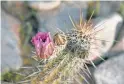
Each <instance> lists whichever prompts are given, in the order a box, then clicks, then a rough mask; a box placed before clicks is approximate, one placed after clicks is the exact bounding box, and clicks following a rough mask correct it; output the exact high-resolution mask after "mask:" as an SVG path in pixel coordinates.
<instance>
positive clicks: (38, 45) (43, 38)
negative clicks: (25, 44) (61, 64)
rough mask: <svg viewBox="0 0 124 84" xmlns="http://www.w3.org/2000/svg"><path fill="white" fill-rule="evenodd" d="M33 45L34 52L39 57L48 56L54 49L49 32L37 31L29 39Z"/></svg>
mask: <svg viewBox="0 0 124 84" xmlns="http://www.w3.org/2000/svg"><path fill="white" fill-rule="evenodd" d="M31 42H32V44H33V45H34V46H35V49H36V54H37V55H38V56H39V57H40V58H43V59H45V58H48V57H50V56H51V55H52V53H53V51H54V44H53V41H52V39H51V36H50V32H38V33H37V34H36V35H35V36H34V37H33V38H32V40H31Z"/></svg>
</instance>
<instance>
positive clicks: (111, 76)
mask: <svg viewBox="0 0 124 84" xmlns="http://www.w3.org/2000/svg"><path fill="white" fill-rule="evenodd" d="M86 3H87V2H73V1H71V2H60V5H58V6H57V7H56V8H55V9H53V8H51V9H49V10H47V11H45V10H42V9H41V10H38V12H37V14H36V17H37V20H38V22H39V27H38V30H39V31H49V32H51V34H52V35H53V34H54V33H55V32H56V31H57V29H56V28H60V29H61V30H63V31H66V30H69V29H70V28H72V24H71V22H70V20H69V17H68V13H69V14H70V15H71V16H72V17H73V19H74V20H75V22H76V21H78V20H79V14H80V12H79V8H82V12H83V17H84V19H86V15H87V9H88V6H87V5H86ZM120 3H121V2H107V1H106V2H100V9H99V13H98V17H96V18H94V20H93V21H94V24H98V23H99V22H101V21H104V19H109V17H111V16H112V15H114V14H115V13H117V12H118V10H119V7H120ZM29 4H32V3H31V2H30V3H29ZM37 4H38V3H37ZM16 11H19V10H16ZM119 16H120V18H119V17H118V18H116V20H117V22H115V23H114V22H113V21H110V23H109V24H106V25H107V26H105V24H103V25H104V26H105V27H107V28H106V31H108V32H101V33H100V34H101V35H102V36H103V37H106V38H105V40H109V41H111V42H108V43H106V44H107V47H105V46H103V47H104V51H105V53H104V54H103V56H104V58H105V59H107V60H106V61H101V60H98V61H95V63H96V65H97V69H94V68H93V67H91V72H92V77H93V79H94V80H89V82H91V83H90V84H124V80H123V78H124V72H123V71H124V65H123V64H124V61H123V60H124V53H123V52H124V22H123V18H124V17H122V16H121V15H119ZM121 19H122V20H121ZM116 23H117V24H116ZM20 24H21V21H19V20H18V19H17V18H15V17H14V16H13V15H11V13H7V12H5V11H4V10H2V11H1V28H2V29H1V31H2V32H1V52H2V54H1V63H2V64H1V65H2V66H1V70H2V73H4V72H6V71H9V70H12V69H18V68H19V67H20V66H21V65H22V59H21V55H20V50H19V46H18V39H19V38H18V37H19V36H18V29H16V28H17V27H20ZM114 25H115V26H114ZM112 28H113V29H112ZM112 38H113V39H112ZM110 39H111V40H110ZM115 40H116V41H115ZM108 46H109V47H108ZM2 84H8V83H4V82H2ZM84 84H85V83H84Z"/></svg>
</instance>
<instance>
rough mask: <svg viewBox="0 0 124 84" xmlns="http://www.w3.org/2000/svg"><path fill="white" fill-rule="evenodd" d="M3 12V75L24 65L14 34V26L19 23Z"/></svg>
mask: <svg viewBox="0 0 124 84" xmlns="http://www.w3.org/2000/svg"><path fill="white" fill-rule="evenodd" d="M1 12H2V14H1V16H2V17H1V30H2V32H1V63H2V64H1V68H2V69H1V71H2V74H3V73H4V72H7V71H9V70H13V69H14V70H15V69H18V68H19V67H20V66H21V65H22V60H21V57H20V50H19V47H18V44H17V39H16V36H15V34H14V33H13V32H12V28H13V25H17V24H18V25H19V21H18V20H16V19H13V18H12V16H10V15H8V14H6V13H5V12H4V11H1Z"/></svg>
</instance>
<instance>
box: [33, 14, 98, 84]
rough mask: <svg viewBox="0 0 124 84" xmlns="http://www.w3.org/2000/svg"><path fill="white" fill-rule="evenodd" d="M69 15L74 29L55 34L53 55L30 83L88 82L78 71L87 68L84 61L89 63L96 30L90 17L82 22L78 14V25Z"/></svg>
mask: <svg viewBox="0 0 124 84" xmlns="http://www.w3.org/2000/svg"><path fill="white" fill-rule="evenodd" d="M92 15H93V14H92ZM92 15H91V17H92ZM69 17H70V20H71V22H72V24H73V26H74V29H72V30H71V31H70V32H66V33H64V32H62V31H60V32H58V33H57V34H56V35H59V36H56V35H55V38H54V42H55V43H56V44H57V42H59V43H58V45H57V46H56V48H55V50H54V53H53V56H51V57H52V58H51V57H50V58H49V59H48V61H47V63H45V64H44V67H43V68H42V71H41V72H40V73H39V74H37V75H36V76H35V79H33V80H32V84H37V83H38V84H68V83H69V84H70V83H72V81H76V82H77V83H79V84H81V83H82V81H83V80H84V81H86V82H87V83H88V84H89V82H88V81H87V80H86V79H85V77H84V76H83V74H81V73H80V71H81V70H83V71H84V70H88V67H87V65H86V63H89V59H88V56H89V50H90V47H91V44H92V42H93V38H94V37H95V34H96V32H97V31H95V30H94V29H93V24H92V23H91V17H90V19H89V20H88V21H87V22H84V21H83V20H82V19H81V16H80V23H79V25H76V24H74V22H73V20H72V18H71V16H69ZM56 39H57V40H56ZM60 41H64V42H60ZM61 43H62V44H61ZM43 62H44V61H43ZM91 62H92V61H91ZM92 64H93V62H92ZM88 74H90V72H89V73H87V75H88ZM34 81H37V83H36V82H34Z"/></svg>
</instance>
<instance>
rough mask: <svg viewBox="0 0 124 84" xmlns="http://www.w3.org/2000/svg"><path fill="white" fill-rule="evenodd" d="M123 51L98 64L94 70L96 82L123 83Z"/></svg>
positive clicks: (103, 83) (106, 83)
mask: <svg viewBox="0 0 124 84" xmlns="http://www.w3.org/2000/svg"><path fill="white" fill-rule="evenodd" d="M123 64H124V53H122V54H119V55H117V56H115V57H114V58H111V59H109V60H107V61H106V62H104V63H102V64H100V65H99V66H98V68H97V69H96V70H95V73H94V77H95V80H96V84H124V80H123V78H124V65H123Z"/></svg>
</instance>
